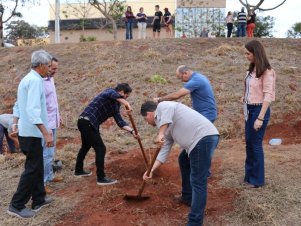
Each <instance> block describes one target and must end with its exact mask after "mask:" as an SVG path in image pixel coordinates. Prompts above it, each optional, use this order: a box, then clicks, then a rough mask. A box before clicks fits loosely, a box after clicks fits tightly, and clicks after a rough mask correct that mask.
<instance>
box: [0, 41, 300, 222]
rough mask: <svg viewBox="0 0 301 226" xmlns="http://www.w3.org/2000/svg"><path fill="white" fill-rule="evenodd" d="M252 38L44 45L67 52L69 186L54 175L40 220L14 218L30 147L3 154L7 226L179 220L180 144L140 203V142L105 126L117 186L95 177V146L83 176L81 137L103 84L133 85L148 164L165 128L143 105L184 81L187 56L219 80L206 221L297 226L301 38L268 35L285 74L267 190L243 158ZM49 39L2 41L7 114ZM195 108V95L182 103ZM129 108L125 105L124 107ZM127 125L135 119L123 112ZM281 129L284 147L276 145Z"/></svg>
mask: <svg viewBox="0 0 301 226" xmlns="http://www.w3.org/2000/svg"><path fill="white" fill-rule="evenodd" d="M247 41H248V39H244V38H242V39H222V38H221V39H219V38H214V39H207V38H206V39H202V38H196V39H161V40H143V41H142V40H134V41H116V42H113V41H112V42H90V43H78V44H57V45H47V46H44V47H43V49H45V50H46V51H47V52H49V53H50V54H52V55H53V56H55V57H56V58H58V60H59V69H58V72H57V74H56V75H55V84H56V89H57V95H58V101H59V107H60V113H61V117H62V124H63V125H62V127H61V128H59V129H58V134H57V151H56V156H55V158H56V159H59V160H61V161H62V163H63V169H62V170H61V171H60V174H61V175H62V176H63V177H64V181H63V182H61V183H51V185H50V186H51V188H52V189H53V191H54V192H53V193H52V194H51V196H52V197H53V198H54V199H55V201H54V202H53V203H52V204H51V205H50V206H49V207H46V208H44V209H42V210H41V211H40V212H39V213H38V214H37V215H36V216H35V217H34V218H32V219H25V220H24V219H19V218H15V217H11V216H9V215H8V214H7V213H6V210H7V208H8V206H9V203H10V201H11V197H12V195H13V194H14V192H15V191H16V188H17V184H18V182H19V178H20V175H21V173H22V172H23V170H24V160H25V156H24V155H23V154H22V153H16V154H10V153H9V152H8V151H7V152H6V153H5V155H3V156H0V181H1V183H0V200H1V201H0V225H1V226H2V225H3V226H16V225H39V226H40V225H47V226H50V225H51V226H54V225H55V226H71V225H72V226H73V225H81V226H82V225H85V226H90V225H104V226H120V225H123V226H130V225H137V226H138V225H139V226H161V225H162V226H181V225H185V224H186V222H187V215H188V213H189V207H186V206H184V205H180V204H177V203H176V202H175V201H174V196H175V195H179V194H180V193H181V175H180V171H179V166H178V155H179V153H180V151H181V150H180V147H179V146H178V145H174V146H173V150H172V152H171V155H170V156H169V158H168V161H167V162H166V163H165V164H164V165H163V166H162V167H161V168H160V169H159V170H158V171H157V172H156V174H155V175H154V178H153V179H152V180H151V181H150V182H149V183H147V184H146V186H145V189H144V191H143V195H145V196H149V197H150V199H148V200H145V201H141V202H134V201H131V202H129V201H126V200H124V196H125V195H127V194H128V195H137V193H138V190H139V188H140V186H141V184H142V176H143V174H144V172H145V171H146V167H145V164H144V160H143V157H142V154H141V151H140V148H139V145H138V142H137V140H135V139H134V138H133V136H131V134H129V133H127V132H124V131H122V130H120V129H119V128H118V126H117V125H116V123H115V121H114V120H113V119H112V118H110V119H108V120H107V121H106V122H105V123H104V124H102V125H101V127H100V133H101V136H102V138H103V141H104V143H105V145H106V148H107V150H106V157H105V170H106V174H107V175H108V176H109V177H112V178H116V179H118V183H117V184H115V185H110V186H98V185H97V184H96V172H95V168H96V167H95V153H94V150H93V149H91V150H90V151H89V153H88V155H87V157H86V159H85V167H86V168H87V169H90V170H92V172H93V175H92V176H90V177H86V178H76V177H74V167H75V161H76V156H77V153H78V151H79V148H80V145H81V138H80V133H79V131H78V129H77V119H78V116H79V115H80V113H81V112H82V111H83V109H84V108H85V107H86V106H87V104H89V103H90V101H91V100H92V99H93V97H95V96H96V95H97V94H98V93H99V92H101V91H103V90H104V89H106V88H108V87H115V86H116V84H118V83H122V82H126V83H128V84H129V85H130V86H131V87H132V88H133V92H132V93H131V95H130V97H129V98H128V99H127V100H128V101H129V103H130V104H131V106H132V107H133V112H132V116H133V119H134V121H135V123H136V125H137V129H138V131H139V134H140V137H141V140H142V144H143V147H144V149H145V151H146V156H147V158H148V160H149V161H150V159H151V157H152V155H153V154H154V152H155V149H156V146H155V145H154V144H153V140H154V138H155V137H156V134H157V130H156V128H152V127H150V126H149V125H147V123H146V122H145V121H144V119H143V117H142V116H141V115H140V107H141V104H142V103H143V102H145V101H146V100H152V99H153V98H154V97H158V96H162V95H164V94H167V93H171V92H173V91H176V90H178V89H179V88H181V87H182V86H183V84H182V82H181V81H180V80H178V79H177V78H176V75H175V71H176V69H177V67H178V66H179V65H183V64H184V65H187V66H189V67H190V68H192V69H193V70H195V71H199V72H201V73H202V74H204V75H206V76H207V77H208V78H209V80H210V82H211V85H212V87H213V89H214V93H215V98H216V102H217V107H218V119H217V120H216V122H215V123H214V124H215V126H216V127H217V129H218V130H219V133H220V136H221V140H220V143H219V145H218V148H217V149H216V151H215V153H214V156H213V160H212V176H211V177H210V178H209V180H208V198H207V206H206V211H205V222H204V225H206V226H219V225H227V226H228V225H231V226H232V225H233V226H236V225H260V226H262V225H269V226H270V225H299V224H300V222H301V193H300V191H301V164H300V162H301V136H300V132H301V114H300V112H301V92H300V87H301V69H300V65H301V42H300V40H298V39H296V40H293V39H262V40H260V42H262V44H263V45H264V47H265V49H266V51H267V55H268V57H269V60H270V63H271V65H272V67H273V68H274V70H275V71H276V73H277V80H276V101H275V102H273V103H272V104H271V119H270V122H269V125H268V128H267V131H266V134H265V138H264V153H265V178H266V184H265V186H264V187H262V188H258V189H250V188H247V187H246V186H244V185H243V176H244V162H245V158H246V152H245V140H244V116H243V108H242V104H241V102H240V98H241V96H242V95H243V89H244V83H243V81H244V77H245V75H246V71H247V69H248V61H247V60H246V59H245V56H244V54H245V49H244V44H245V42H247ZM40 48H41V47H15V48H1V49H0V59H1V60H0V77H1V79H0V96H1V105H0V113H1V114H4V113H12V107H13V104H14V103H15V100H16V95H17V87H18V84H19V82H20V80H21V79H22V78H23V76H25V75H26V74H27V73H28V71H29V70H30V66H31V65H30V57H31V53H32V52H33V51H34V50H38V49H40ZM179 101H180V102H182V103H184V104H186V105H188V106H191V100H190V97H189V95H188V96H186V97H185V98H182V99H180V100H179ZM122 110H124V108H122ZM124 118H125V120H126V121H127V122H128V123H129V124H130V121H129V118H127V117H126V116H125V117H124ZM272 138H281V139H282V144H281V145H279V146H271V145H269V140H270V139H272ZM298 222H299V223H298Z"/></svg>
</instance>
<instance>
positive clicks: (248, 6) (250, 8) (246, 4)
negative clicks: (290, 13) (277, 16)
mask: <svg viewBox="0 0 301 226" xmlns="http://www.w3.org/2000/svg"><path fill="white" fill-rule="evenodd" d="M239 2H240V3H241V4H242V5H243V6H244V7H245V8H246V9H247V12H248V14H250V12H251V11H255V10H257V9H258V10H259V11H269V10H273V9H276V8H278V7H280V6H282V5H283V4H284V3H285V2H286V0H283V1H282V2H281V3H280V4H278V5H276V6H274V7H272V8H268V9H264V8H262V7H261V5H262V3H263V2H264V0H259V2H258V3H257V4H254V5H251V4H249V2H248V0H244V1H243V0H239Z"/></svg>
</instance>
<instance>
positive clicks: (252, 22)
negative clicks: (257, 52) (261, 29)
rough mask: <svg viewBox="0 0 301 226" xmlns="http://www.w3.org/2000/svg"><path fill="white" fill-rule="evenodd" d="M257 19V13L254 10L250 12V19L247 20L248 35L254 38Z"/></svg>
mask: <svg viewBox="0 0 301 226" xmlns="http://www.w3.org/2000/svg"><path fill="white" fill-rule="evenodd" d="M255 19H256V14H255V12H254V11H253V10H252V11H251V12H250V15H249V16H248V21H247V36H248V37H249V38H253V37H254V30H255V27H256V25H255Z"/></svg>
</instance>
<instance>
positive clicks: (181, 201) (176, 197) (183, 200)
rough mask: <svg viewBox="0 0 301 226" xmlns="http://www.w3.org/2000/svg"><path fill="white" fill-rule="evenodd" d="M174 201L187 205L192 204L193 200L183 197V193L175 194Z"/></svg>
mask: <svg viewBox="0 0 301 226" xmlns="http://www.w3.org/2000/svg"><path fill="white" fill-rule="evenodd" d="M174 201H175V202H176V203H177V204H184V205H185V206H191V202H189V201H187V200H185V199H183V197H182V195H175V197H174Z"/></svg>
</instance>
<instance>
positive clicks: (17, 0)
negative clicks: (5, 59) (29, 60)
mask: <svg viewBox="0 0 301 226" xmlns="http://www.w3.org/2000/svg"><path fill="white" fill-rule="evenodd" d="M38 1H39V0H1V1H0V44H1V47H3V46H4V39H3V24H5V23H7V22H8V21H9V20H11V19H12V18H15V17H22V14H21V13H19V12H18V11H17V8H18V6H19V5H20V4H21V6H25V4H27V3H32V4H35V3H36V2H38ZM5 3H6V4H5ZM11 4H12V5H13V7H12V8H11V9H10V8H9V5H11ZM5 13H6V15H7V17H6V18H4V15H5Z"/></svg>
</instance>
